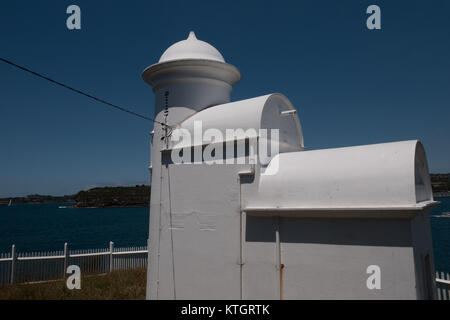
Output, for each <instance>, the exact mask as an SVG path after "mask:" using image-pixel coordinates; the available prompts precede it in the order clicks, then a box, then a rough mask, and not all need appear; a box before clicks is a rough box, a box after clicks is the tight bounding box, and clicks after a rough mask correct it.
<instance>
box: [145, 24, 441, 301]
mask: <svg viewBox="0 0 450 320" xmlns="http://www.w3.org/2000/svg"><path fill="white" fill-rule="evenodd" d="M142 76H143V78H144V80H145V81H146V82H147V83H148V84H150V85H151V86H152V87H153V91H154V93H155V119H156V122H155V126H154V132H153V139H152V145H151V167H150V168H151V171H152V181H151V186H152V194H151V201H150V239H149V256H148V258H149V260H148V261H149V263H148V276H147V299H346V298H349V299H427V298H434V297H435V284H434V279H433V274H434V265H433V250H432V244H431V231H430V225H429V217H428V214H429V212H430V210H431V209H432V208H433V207H434V206H435V205H436V202H435V201H434V200H433V196H432V191H431V183H430V177H429V173H428V165H427V160H426V157H425V151H424V148H423V146H422V144H421V143H420V142H419V141H416V140H412V141H403V142H394V143H385V144H376V145H367V146H357V147H349V148H339V149H324V150H315V151H305V150H304V144H303V133H302V129H301V125H300V119H299V117H298V115H297V110H296V109H295V108H294V106H293V105H292V104H291V102H290V101H289V100H288V99H287V98H286V97H285V96H284V95H282V94H277V93H276V94H268V95H265V96H261V97H256V98H251V99H247V100H241V101H236V102H230V93H231V90H232V86H233V85H234V84H235V83H236V82H238V81H239V80H240V78H241V75H240V72H239V70H238V69H237V68H236V67H234V66H232V65H230V64H227V63H226V62H225V60H224V58H223V57H222V55H221V54H220V52H219V51H218V50H217V49H215V48H214V47H213V46H211V45H210V44H208V43H206V42H204V41H201V40H198V39H197V38H196V36H195V34H194V33H193V32H191V33H190V34H189V37H188V38H187V39H186V40H183V41H180V42H177V43H175V44H174V45H172V46H171V47H169V48H168V49H167V50H166V51H165V52H164V53H163V55H162V56H161V59H160V60H159V62H158V63H157V64H154V65H151V66H150V67H148V68H147V69H146V70H145V71H144V73H143V75H142ZM325 116H326V115H325ZM198 124H201V127H202V129H203V130H208V129H211V130H215V131H214V132H216V133H217V132H218V133H221V132H222V133H223V135H219V136H220V138H217V137H218V136H216V139H211V140H206V141H205V140H202V139H200V140H196V139H194V140H192V141H188V142H185V143H183V144H181V145H180V144H174V143H173V141H172V140H171V139H172V138H173V133H174V132H175V130H185V132H188V133H192V134H193V135H194V136H195V134H194V133H195V130H196V128H197V127H198ZM229 129H233V130H234V134H233V135H226V134H225V131H227V130H229ZM264 130H266V131H267V130H276V131H277V134H276V135H270V136H267V135H264V134H263V132H265V131H264ZM251 131H253V132H256V135H255V136H252V137H250V136H249V134H248V133H249V132H251ZM252 139H255V140H252ZM250 141H257V142H258V143H257V149H258V150H257V152H256V153H257V154H258V155H261V153H260V151H261V142H270V143H271V151H272V152H271V153H270V155H268V156H267V158H268V160H267V161H264V162H261V161H259V160H260V159H258V161H256V162H252V161H250V158H251V152H249V150H252V149H251V148H252V147H251V146H252V144H251V142H250ZM239 145H243V146H244V147H245V152H244V153H239V151H238V149H239ZM217 146H219V147H217ZM230 146H231V147H230ZM272 146H276V148H273V147H272ZM212 147H214V148H212ZM230 148H231V149H232V152H231V154H229V153H228V152H219V151H221V150H225V151H227V150H229V149H230ZM212 149H214V157H215V158H216V159H217V158H218V157H220V158H221V159H222V158H223V160H224V161H223V163H219V162H215V163H212V164H211V163H205V162H204V161H203V160H204V159H203V158H200V160H199V159H195V156H194V161H192V162H189V161H187V162H183V163H176V162H174V159H173V154H174V152H175V153H180V152H181V153H183V154H187V153H188V152H189V154H190V152H191V151H192V150H194V151H195V150H200V151H204V150H212ZM274 150H275V151H274ZM211 154H212V153H211ZM203 156H204V155H203ZM228 160H235V161H228ZM240 160H242V161H240Z"/></svg>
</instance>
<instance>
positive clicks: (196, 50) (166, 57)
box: [159, 31, 225, 63]
mask: <svg viewBox="0 0 450 320" xmlns="http://www.w3.org/2000/svg"><path fill="white" fill-rule="evenodd" d="M186 59H200V60H213V61H219V62H225V60H224V58H223V56H222V55H221V54H220V52H219V51H218V50H217V49H216V48H214V47H213V46H212V45H210V44H209V43H207V42H205V41H201V40H198V39H197V38H196V37H195V33H194V32H193V31H191V32H190V33H189V37H188V38H187V39H186V40H182V41H179V42H177V43H174V44H173V45H171V46H170V47H169V48H168V49H167V50H166V51H164V53H163V55H162V56H161V58H160V59H159V62H160V63H161V62H167V61H173V60H186Z"/></svg>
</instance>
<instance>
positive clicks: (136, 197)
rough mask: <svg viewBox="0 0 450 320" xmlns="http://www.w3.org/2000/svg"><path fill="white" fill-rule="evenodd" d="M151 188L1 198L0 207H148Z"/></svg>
mask: <svg viewBox="0 0 450 320" xmlns="http://www.w3.org/2000/svg"><path fill="white" fill-rule="evenodd" d="M150 191H151V187H150V186H146V185H140V186H139V185H136V186H134V187H102V188H92V189H89V190H86V191H80V192H78V193H77V194H74V195H65V196H49V195H38V194H33V195H29V196H26V197H14V198H0V206H1V205H8V204H9V202H10V200H11V203H12V204H13V205H14V204H38V203H41V204H42V203H63V202H66V203H67V202H75V204H74V205H73V207H75V208H106V207H148V205H149V203H150Z"/></svg>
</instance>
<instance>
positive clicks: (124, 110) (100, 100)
mask: <svg viewBox="0 0 450 320" xmlns="http://www.w3.org/2000/svg"><path fill="white" fill-rule="evenodd" d="M0 60H1V61H3V62H5V63H7V64H9V65H11V66H13V67H16V68H18V69H20V70H23V71H26V72H28V73H31V74H33V75H35V76H37V77H39V78H41V79H45V80H47V81H50V82H52V83H54V84H57V85H58V86H61V87H64V88H66V89H69V90H71V91H74V92H76V93H78V94H81V95H83V96H85V97H88V98H91V99H93V100H95V101H97V102H100V103H103V104H106V105H108V106H110V107H113V108H116V109H118V110H120V111H123V112H126V113H129V114H132V115H134V116H136V117H139V118H142V119H145V120H148V121H152V122H156V123H159V124H161V125H163V126H167V127H169V126H168V125H166V124H164V123H162V122H159V121H156V120H155V119H153V118H149V117H146V116H144V115H142V114H139V113H136V112H134V111H131V110H128V109H127V108H124V107H121V106H118V105H116V104H113V103H111V102H108V101H106V100H103V99H100V98H97V97H94V96H93V95H90V94H88V93H86V92H83V91H81V90H78V89H75V88H72V87H70V86H68V85H66V84H64V83H61V82H59V81H56V80H53V79H51V78H49V77H46V76H44V75H42V74H40V73H37V72H35V71H33V70H30V69H28V68H25V67H23V66H21V65H18V64H16V63H14V62H12V61H10V60H7V59H4V58H1V57H0Z"/></svg>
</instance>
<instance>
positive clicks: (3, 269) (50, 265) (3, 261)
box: [0, 241, 148, 285]
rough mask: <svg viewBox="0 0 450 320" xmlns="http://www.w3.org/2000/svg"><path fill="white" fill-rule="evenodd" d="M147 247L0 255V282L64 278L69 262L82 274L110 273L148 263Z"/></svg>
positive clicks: (12, 250) (65, 249)
mask: <svg viewBox="0 0 450 320" xmlns="http://www.w3.org/2000/svg"><path fill="white" fill-rule="evenodd" d="M147 253H148V249H147V247H146V246H141V247H127V248H114V242H112V241H111V242H110V243H109V248H101V249H85V250H69V248H68V245H67V243H65V244H64V250H58V251H46V252H28V253H17V252H16V247H15V245H12V247H11V252H10V253H3V254H0V285H2V284H7V283H9V284H13V283H26V282H38V281H48V280H57V279H63V278H64V277H65V276H66V270H67V267H68V266H69V265H77V266H79V267H80V269H81V272H82V273H83V274H95V273H107V272H111V271H114V270H126V269H134V268H140V267H146V266H147Z"/></svg>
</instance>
